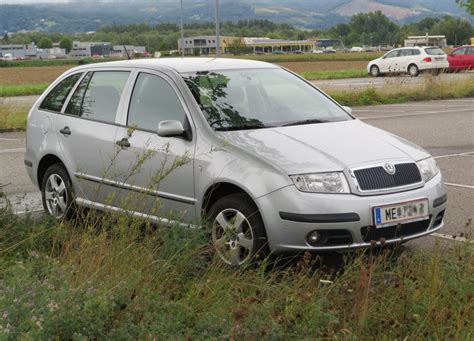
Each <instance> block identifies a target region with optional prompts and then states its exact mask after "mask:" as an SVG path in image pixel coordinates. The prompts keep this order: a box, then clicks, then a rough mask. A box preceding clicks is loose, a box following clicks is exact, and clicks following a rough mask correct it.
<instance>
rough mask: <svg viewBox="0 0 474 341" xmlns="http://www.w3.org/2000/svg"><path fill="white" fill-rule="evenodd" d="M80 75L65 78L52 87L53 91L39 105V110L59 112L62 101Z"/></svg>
mask: <svg viewBox="0 0 474 341" xmlns="http://www.w3.org/2000/svg"><path fill="white" fill-rule="evenodd" d="M81 75H82V73H76V74H74V75H72V76H69V77H67V78H66V79H64V80H63V81H61V82H60V83H59V84H58V85H56V86H55V87H54V89H53V90H51V91H50V93H49V94H48V95H47V96H46V98H45V99H44V101H43V103H41V105H40V109H43V110H48V111H54V112H60V111H61V109H62V107H63V104H64V101H65V100H66V98H67V96H68V95H69V93H70V92H71V90H72V88H73V87H74V85H75V84H76V83H77V81H78V80H79V78H81Z"/></svg>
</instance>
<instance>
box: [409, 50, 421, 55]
mask: <svg viewBox="0 0 474 341" xmlns="http://www.w3.org/2000/svg"><path fill="white" fill-rule="evenodd" d="M420 54H421V52H420V50H416V49H412V50H411V55H412V56H419V55H420Z"/></svg>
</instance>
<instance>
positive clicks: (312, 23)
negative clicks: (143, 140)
mask: <svg viewBox="0 0 474 341" xmlns="http://www.w3.org/2000/svg"><path fill="white" fill-rule="evenodd" d="M213 6H214V0H193V1H190V0H184V17H185V22H186V23H195V22H208V21H212V20H213V19H214V7H213ZM373 10H381V11H382V12H383V13H384V14H386V15H387V16H388V17H389V18H390V19H392V20H394V21H396V22H398V23H405V22H410V21H416V20H419V19H421V18H423V17H426V16H432V17H441V16H444V15H453V16H461V17H466V18H468V19H469V20H471V22H473V18H472V17H469V16H468V15H467V14H466V13H465V12H464V11H463V10H462V9H461V8H459V6H457V4H456V3H455V0H448V1H439V0H397V1H395V0H334V1H331V2H328V1H325V0H295V1H288V0H240V1H236V0H221V20H222V21H237V20H241V19H243V18H245V19H267V20H271V21H275V22H285V23H289V24H292V25H295V26H298V27H301V28H308V29H313V28H328V27H331V26H333V25H336V24H338V23H342V22H347V21H349V20H350V17H351V16H352V15H354V14H356V13H359V12H368V11H373ZM179 20H180V12H179V2H178V0H148V1H145V0H135V1H127V2H120V6H117V2H116V1H112V2H110V1H99V2H80V3H79V2H75V1H70V2H67V3H56V4H54V6H52V5H51V4H50V3H49V4H48V3H42V4H41V3H37V4H17V5H12V4H8V5H6V4H2V3H1V2H0V32H2V31H7V32H17V31H20V30H39V31H46V32H87V31H95V30H98V29H99V28H100V27H101V26H104V25H110V24H128V23H137V22H148V23H150V24H156V23H163V22H172V23H178V22H179Z"/></svg>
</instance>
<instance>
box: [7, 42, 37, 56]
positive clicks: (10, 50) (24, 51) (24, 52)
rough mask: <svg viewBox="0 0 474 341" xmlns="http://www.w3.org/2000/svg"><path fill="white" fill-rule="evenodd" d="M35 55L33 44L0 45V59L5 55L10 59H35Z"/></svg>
mask: <svg viewBox="0 0 474 341" xmlns="http://www.w3.org/2000/svg"><path fill="white" fill-rule="evenodd" d="M36 54H37V51H36V45H35V44H28V45H22V44H15V45H0V58H3V57H4V56H6V55H8V56H9V58H12V59H23V58H35V57H36Z"/></svg>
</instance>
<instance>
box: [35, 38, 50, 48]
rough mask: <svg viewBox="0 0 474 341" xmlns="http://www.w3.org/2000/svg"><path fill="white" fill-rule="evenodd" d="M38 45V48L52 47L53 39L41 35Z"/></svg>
mask: <svg viewBox="0 0 474 341" xmlns="http://www.w3.org/2000/svg"><path fill="white" fill-rule="evenodd" d="M38 47H39V48H40V49H50V48H52V47H53V41H52V40H51V38H49V37H43V38H41V39H40V40H39V42H38Z"/></svg>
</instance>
